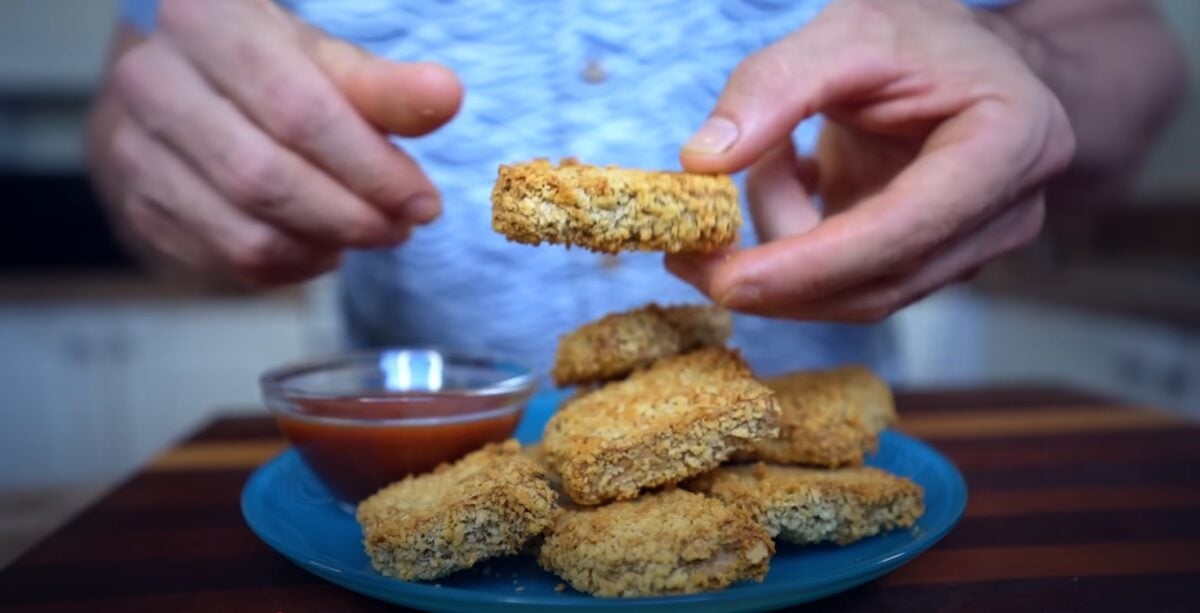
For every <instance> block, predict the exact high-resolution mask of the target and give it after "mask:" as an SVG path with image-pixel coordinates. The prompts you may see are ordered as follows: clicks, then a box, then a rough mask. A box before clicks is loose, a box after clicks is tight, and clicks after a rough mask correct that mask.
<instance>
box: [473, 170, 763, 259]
mask: <svg viewBox="0 0 1200 613" xmlns="http://www.w3.org/2000/svg"><path fill="white" fill-rule="evenodd" d="M741 223H742V214H741V210H740V208H739V206H738V194H737V187H736V186H735V185H734V183H733V180H732V179H730V178H729V177H728V176H727V175H701V174H691V173H680V172H652V171H646V170H633V169H624V168H616V167H606V168H602V167H597V166H590V165H586V164H580V163H579V162H578V161H577V160H574V159H571V158H568V159H564V160H563V161H562V162H561V163H560V164H559V166H557V167H555V166H554V165H552V164H551V163H550V162H549V161H548V160H546V159H537V160H533V161H532V162H528V163H524V164H512V165H502V166H500V170H499V176H498V177H497V179H496V184H495V187H493V189H492V228H493V229H494V230H495V231H496V232H499V233H500V234H503V235H505V236H507V237H508V238H509V240H512V241H516V242H518V243H525V244H529V245H540V244H542V243H543V242H545V243H553V244H561V245H575V246H579V247H584V248H586V249H590V250H592V251H597V252H602V253H616V252H619V251H663V252H667V253H681V252H711V251H714V250H716V249H719V248H721V247H725V246H729V245H732V244H733V243H734V242H736V240H737V232H738V228H739V227H740V226H741Z"/></svg>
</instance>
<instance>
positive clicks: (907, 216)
mask: <svg viewBox="0 0 1200 613" xmlns="http://www.w3.org/2000/svg"><path fill="white" fill-rule="evenodd" d="M817 113H821V114H823V115H824V116H825V117H826V118H827V121H826V123H825V125H824V127H823V130H822V134H821V138H820V142H819V146H818V149H817V154H816V158H815V160H814V159H805V158H797V156H796V154H795V152H794V151H793V149H792V145H791V136H790V135H791V132H792V130H793V129H794V128H795V126H796V125H797V124H798V123H799V122H800V121H802V120H804V119H806V118H808V117H810V116H812V115H814V114H817ZM1074 146H1075V140H1074V136H1073V134H1072V130H1071V126H1070V124H1069V122H1068V120H1067V116H1066V114H1065V113H1064V111H1063V108H1062V106H1061V105H1060V104H1059V101H1058V100H1057V99H1056V97H1055V96H1054V94H1052V93H1051V91H1050V90H1049V89H1048V88H1047V87H1046V86H1045V85H1043V83H1042V82H1041V81H1039V80H1038V78H1037V77H1036V76H1035V75H1034V74H1033V72H1032V71H1031V70H1030V69H1029V68H1028V67H1027V66H1026V65H1025V63H1024V62H1023V60H1022V59H1021V58H1020V57H1019V56H1018V55H1017V54H1016V53H1015V52H1014V51H1013V50H1012V48H1010V47H1009V46H1008V45H1007V44H1006V43H1005V42H1003V41H1002V40H1001V39H999V38H998V37H996V36H995V35H993V34H992V33H991V32H990V31H989V30H987V29H985V28H983V27H982V26H980V25H979V24H978V23H977V22H976V20H975V18H974V17H973V16H972V14H971V13H970V11H968V10H967V9H965V8H963V7H962V6H960V5H959V3H958V2H957V0H908V1H905V2H894V1H893V0H839V1H836V2H834V3H833V4H832V5H830V6H829V7H828V8H827V9H826V10H825V11H824V12H823V13H822V14H821V15H820V16H819V17H818V18H817V19H816V20H814V21H813V22H812V23H811V24H809V25H808V26H806V27H804V28H803V29H801V30H799V31H797V32H794V33H793V34H791V35H790V36H789V37H787V38H785V39H783V40H781V41H780V42H778V43H776V44H774V45H772V46H770V47H768V48H766V49H764V50H763V51H761V52H759V53H756V54H755V55H753V56H751V57H749V58H747V59H746V60H745V61H744V62H743V63H742V64H741V65H740V66H738V68H737V69H736V70H735V71H734V73H733V75H732V76H731V78H730V80H729V83H728V84H727V86H726V88H725V91H724V92H723V93H722V95H721V97H720V100H719V101H718V102H717V106H716V108H715V109H714V111H713V113H712V115H711V117H710V118H709V120H708V121H707V122H706V123H705V125H704V126H703V127H702V128H701V129H700V130H699V131H698V132H697V134H696V135H695V136H694V137H693V139H692V140H691V141H690V142H689V143H688V144H687V145H685V147H684V150H683V153H682V161H683V164H684V167H685V168H686V169H687V170H690V171H695V172H733V171H737V170H740V169H742V168H745V167H747V166H750V173H749V177H748V192H749V194H748V195H749V198H750V202H751V205H752V213H753V215H754V219H755V223H756V227H757V229H758V234H759V239H760V240H761V241H762V242H763V243H764V244H762V245H761V246H759V247H756V248H753V249H748V250H745V251H735V252H729V253H724V254H718V255H715V256H671V257H669V258H668V259H667V266H668V268H669V269H670V270H671V271H672V272H674V273H675V274H676V275H678V276H680V277H681V278H683V279H685V280H687V281H688V282H690V283H692V284H693V285H695V286H696V287H697V288H699V289H700V290H702V291H704V292H706V293H707V294H709V295H710V296H712V297H713V298H714V299H715V300H717V301H718V302H720V303H721V304H723V305H725V306H727V307H730V308H733V309H737V310H740V311H745V312H750V313H756V314H760V315H766V316H771V317H786V318H797V319H817V320H841V321H855V322H866V321H877V320H880V319H882V318H884V317H886V316H887V315H889V314H891V313H892V312H894V311H896V310H897V309H899V308H901V307H903V306H905V305H907V304H909V303H911V302H913V301H915V300H917V299H919V298H921V297H923V296H925V295H926V294H928V293H930V292H932V291H934V290H935V289H937V288H939V287H941V286H943V285H946V284H948V283H952V282H954V281H955V280H957V279H960V278H963V277H965V276H969V275H971V274H972V273H973V271H975V270H976V269H977V268H978V267H979V266H980V265H982V264H983V263H985V262H987V261H989V260H991V259H993V258H995V257H997V256H999V255H1001V254H1003V253H1005V252H1008V251H1011V250H1013V249H1016V248H1017V247H1019V246H1021V245H1023V244H1024V243H1026V242H1028V241H1030V240H1032V239H1033V238H1034V236H1035V235H1036V234H1037V232H1038V230H1039V228H1040V227H1041V224H1042V219H1043V215H1044V198H1043V186H1044V185H1045V184H1046V182H1047V181H1048V180H1049V179H1050V178H1051V177H1052V176H1054V175H1055V174H1056V173H1059V172H1061V171H1062V170H1063V169H1064V168H1065V167H1066V166H1067V164H1068V163H1069V161H1070V159H1071V156H1072V154H1073V151H1074ZM814 193H816V194H819V195H820V196H821V199H822V203H823V211H821V212H818V210H817V209H816V208H815V207H814V205H813V202H812V200H811V199H810V198H811V196H812V195H813V194H814Z"/></svg>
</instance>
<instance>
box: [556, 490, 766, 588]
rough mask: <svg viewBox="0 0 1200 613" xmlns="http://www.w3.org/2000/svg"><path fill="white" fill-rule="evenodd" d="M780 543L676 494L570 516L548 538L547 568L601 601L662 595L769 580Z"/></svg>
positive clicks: (710, 502) (723, 508) (744, 519)
mask: <svg viewBox="0 0 1200 613" xmlns="http://www.w3.org/2000/svg"><path fill="white" fill-rule="evenodd" d="M773 553H775V546H774V543H772V542H771V537H770V535H769V534H767V531H766V530H765V529H763V528H762V526H760V525H759V524H758V523H756V522H755V521H754V520H753V519H751V518H750V517H749V516H748V515H746V514H745V512H743V511H741V510H739V509H737V508H735V507H732V506H730V505H727V504H724V503H722V502H721V501H719V500H716V499H713V498H706V497H704V496H701V495H699V494H693V493H690V492H685V491H683V490H678V489H672V490H667V491H664V492H660V493H655V494H647V495H645V496H642V497H641V498H638V499H636V500H631V501H627V502H614V503H612V504H609V505H605V506H601V507H586V508H580V509H575V510H570V511H565V512H564V513H563V514H562V515H560V516H559V518H558V519H557V520H556V521H555V522H554V526H553V527H552V528H551V529H550V530H549V531H548V532H547V533H546V540H545V542H544V544H543V545H542V548H541V551H540V554H539V556H538V563H540V564H541V565H542V568H545V569H546V570H548V571H550V572H552V573H554V574H556V575H558V576H559V577H562V578H563V579H565V580H566V581H567V582H568V583H570V584H571V586H573V587H574V588H575V589H577V590H580V591H582V592H587V593H589V594H593V595H596V596H607V597H615V596H624V597H636V596H657V595H662V594H691V593H695V592H703V591H707V590H719V589H722V588H725V587H727V586H729V585H731V584H733V583H736V582H738V581H743V580H746V579H754V580H755V581H762V579H763V577H764V576H765V575H766V574H767V568H768V565H769V563H770V558H771V555H772V554H773Z"/></svg>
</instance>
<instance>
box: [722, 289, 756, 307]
mask: <svg viewBox="0 0 1200 613" xmlns="http://www.w3.org/2000/svg"><path fill="white" fill-rule="evenodd" d="M760 299H762V290H761V289H759V288H758V286H756V285H751V284H748V283H739V284H738V285H735V286H733V288H732V289H730V290H729V291H727V292H725V293H724V294H723V295H722V296H721V299H720V300H718V301H717V302H718V303H720V305H721V306H723V307H726V308H731V309H741V308H746V307H751V306H754V305H756V304H758V301H759V300H760Z"/></svg>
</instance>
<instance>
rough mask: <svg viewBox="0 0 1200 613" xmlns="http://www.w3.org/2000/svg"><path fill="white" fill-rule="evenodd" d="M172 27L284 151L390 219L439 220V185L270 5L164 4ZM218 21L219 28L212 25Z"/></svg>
mask: <svg viewBox="0 0 1200 613" xmlns="http://www.w3.org/2000/svg"><path fill="white" fill-rule="evenodd" d="M160 20H161V22H162V27H163V29H164V30H165V31H166V32H167V33H168V34H170V36H171V40H172V41H173V42H174V43H175V44H177V45H178V46H179V47H180V48H181V50H182V51H183V53H184V54H185V55H186V56H188V57H189V58H190V60H191V61H192V62H194V63H195V64H196V65H197V66H198V67H199V69H200V71H201V72H202V73H203V74H204V76H205V78H207V79H208V80H209V81H210V82H211V83H212V84H213V85H214V86H215V87H216V88H217V89H219V90H220V91H221V92H222V93H223V94H224V95H225V96H227V97H228V98H230V99H231V100H233V101H234V103H235V104H236V105H237V106H238V107H239V108H240V109H241V110H242V112H244V113H245V114H246V115H247V116H249V117H250V118H251V119H252V120H253V121H254V122H255V123H257V124H258V125H259V126H261V127H262V128H263V130H264V131H265V132H267V133H268V134H270V135H271V136H272V137H273V138H274V139H275V140H276V141H277V142H279V143H281V144H282V145H284V146H286V147H289V148H292V149H295V150H297V151H298V152H300V153H301V154H302V155H304V156H305V157H306V158H308V159H309V160H310V161H312V162H313V163H315V164H317V165H319V166H321V167H322V168H323V169H325V170H326V171H327V172H329V173H330V174H331V175H333V176H334V177H335V178H336V179H338V180H339V181H340V182H341V183H342V184H343V185H345V186H346V187H347V188H349V189H350V190H351V191H353V192H355V193H356V194H358V195H359V196H361V197H362V198H364V199H365V200H367V201H369V202H371V203H373V204H375V205H376V206H379V207H380V208H381V209H383V210H385V211H387V212H388V213H390V214H391V216H394V217H396V216H398V217H403V218H404V219H407V220H409V221H413V222H426V221H429V220H431V219H432V218H433V217H435V216H436V215H437V213H438V210H439V206H438V203H437V200H436V198H437V197H436V190H435V188H434V186H433V184H432V183H430V181H429V180H428V178H426V177H425V175H424V174H423V173H422V172H421V170H420V168H418V167H417V165H416V163H415V162H413V161H412V160H411V159H410V158H409V157H408V156H406V155H404V154H403V153H402V152H400V151H399V150H397V149H396V148H395V147H393V146H392V145H391V143H389V142H388V141H387V139H386V138H385V137H384V135H382V134H381V133H380V132H378V131H377V130H375V129H374V128H373V127H372V126H371V125H370V124H369V123H368V122H367V121H366V120H365V119H364V118H363V117H362V116H360V115H359V113H358V112H357V111H356V109H354V108H353V106H352V105H351V104H350V102H349V101H348V100H347V99H346V97H345V96H344V95H343V93H342V92H340V91H339V90H338V88H337V87H336V86H335V84H334V83H333V82H332V81H331V79H330V78H329V77H328V76H327V75H326V74H324V72H323V71H322V70H321V68H320V67H319V66H318V65H317V63H316V62H315V61H314V60H313V59H312V58H310V57H308V56H307V55H306V54H305V51H304V49H303V48H302V47H301V42H300V40H301V35H300V29H299V28H298V26H297V24H296V23H295V22H294V21H293V18H292V17H291V16H290V15H288V14H287V13H286V12H285V11H284V10H283V9H281V8H278V7H275V6H274V5H272V4H270V3H265V2H264V3H250V2H242V1H232V0H217V1H211V2H203V3H201V2H170V3H164V4H163V7H162V9H161V12H160ZM214 22H216V23H219V24H220V27H213V26H212V24H213V23H214Z"/></svg>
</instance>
